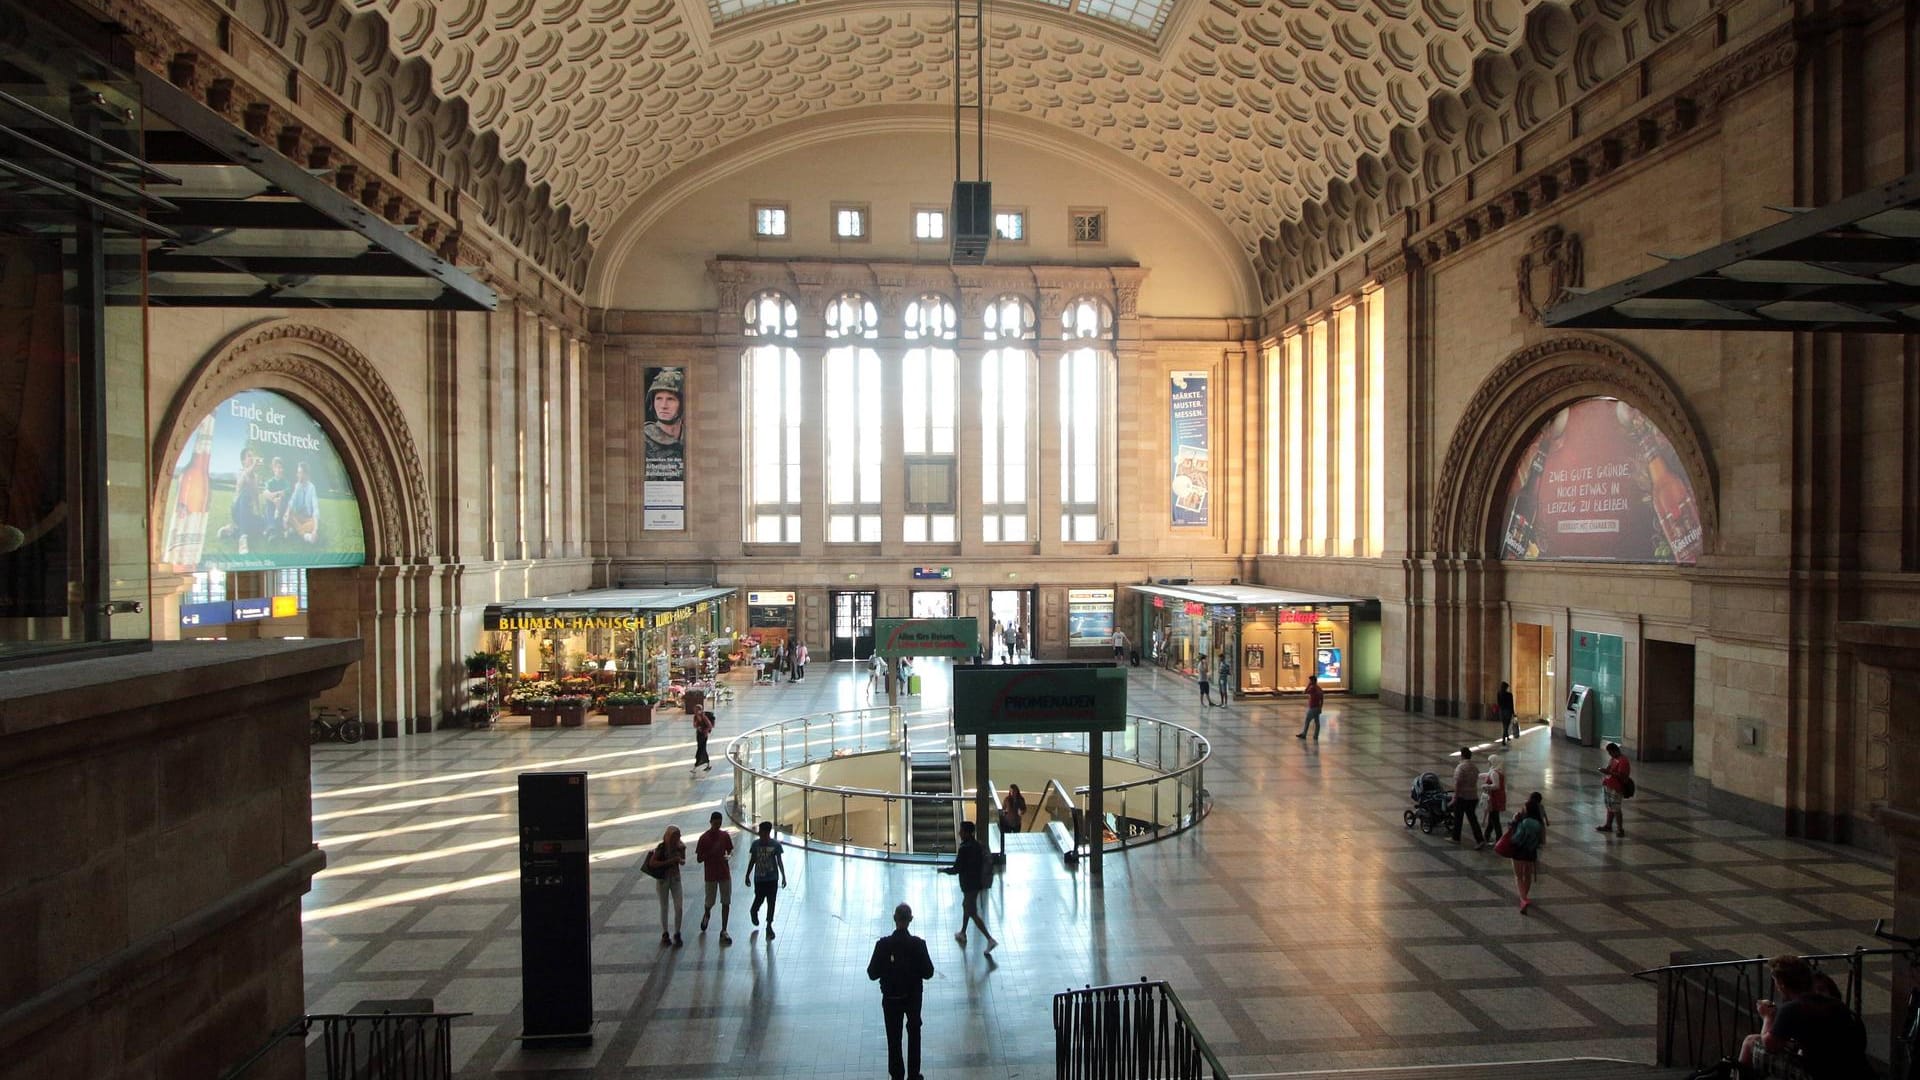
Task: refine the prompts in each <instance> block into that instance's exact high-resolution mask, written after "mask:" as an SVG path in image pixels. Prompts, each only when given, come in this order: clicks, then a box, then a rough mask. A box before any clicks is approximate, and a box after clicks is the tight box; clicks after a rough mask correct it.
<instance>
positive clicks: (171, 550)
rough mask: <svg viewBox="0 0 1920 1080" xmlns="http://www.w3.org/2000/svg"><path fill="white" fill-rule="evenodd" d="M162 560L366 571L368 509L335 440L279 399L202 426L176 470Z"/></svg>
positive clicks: (254, 393) (228, 407) (255, 400)
mask: <svg viewBox="0 0 1920 1080" xmlns="http://www.w3.org/2000/svg"><path fill="white" fill-rule="evenodd" d="M169 496H170V497H169V498H168V500H167V515H166V527H165V532H164V533H163V534H162V535H163V537H164V540H163V542H162V545H161V561H163V562H165V563H167V564H169V565H171V566H172V567H173V568H174V569H175V570H176V571H179V572H183V573H184V572H190V571H194V570H274V569H292V568H297V567H322V566H359V565H361V564H362V563H364V562H366V549H365V546H364V544H365V538H364V537H363V535H362V533H361V529H360V503H359V500H358V499H356V498H355V497H354V491H353V484H352V482H351V481H350V480H349V479H348V478H347V470H346V466H345V465H344V464H342V463H341V460H340V455H339V453H338V452H337V451H336V450H335V449H334V447H333V442H332V440H331V439H329V438H328V437H327V432H326V430H325V429H324V428H322V427H321V426H320V424H319V423H318V422H317V421H315V420H314V418H313V417H312V416H311V415H309V414H308V413H307V411H306V410H305V409H302V408H301V407H300V406H298V405H296V404H294V403H293V402H292V401H291V400H289V399H287V398H285V397H282V396H281V395H279V394H276V393H273V392H272V391H270V390H243V391H241V392H240V393H238V394H235V395H234V396H232V397H230V398H228V399H227V400H225V401H223V402H221V403H220V404H219V405H218V406H216V407H215V408H214V410H213V411H212V412H211V413H209V414H207V415H206V416H204V417H202V418H201V419H200V422H199V423H197V424H195V425H194V427H193V433H192V435H190V436H189V437H188V439H187V440H186V445H185V446H183V447H181V450H180V457H179V458H178V459H177V460H176V461H174V463H173V474H172V483H171V485H170V491H169Z"/></svg>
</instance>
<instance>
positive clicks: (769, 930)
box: [767, 923, 775, 941]
mask: <svg viewBox="0 0 1920 1080" xmlns="http://www.w3.org/2000/svg"><path fill="white" fill-rule="evenodd" d="M774 936H775V935H774V933H773V924H772V923H768V924H767V940H768V941H772V940H773V939H774Z"/></svg>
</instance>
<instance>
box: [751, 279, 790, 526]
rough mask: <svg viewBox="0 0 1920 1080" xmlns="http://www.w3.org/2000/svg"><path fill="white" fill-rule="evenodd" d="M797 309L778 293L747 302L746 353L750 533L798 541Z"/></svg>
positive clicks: (762, 295) (764, 295)
mask: <svg viewBox="0 0 1920 1080" xmlns="http://www.w3.org/2000/svg"><path fill="white" fill-rule="evenodd" d="M799 321H800V319H799V310H798V309H797V308H796V307H795V306H794V303H793V301H791V300H789V299H787V298H786V297H784V296H782V295H780V294H779V293H762V294H760V295H759V296H756V297H754V298H753V299H752V300H749V301H748V302H747V309H746V326H745V332H746V335H747V336H748V337H752V338H759V339H760V342H759V343H758V344H756V345H753V346H752V347H750V348H748V349H747V351H746V356H745V366H746V372H745V375H746V394H745V400H746V403H747V417H746V429H747V438H748V447H747V455H748V458H749V460H750V462H751V465H750V467H749V469H748V472H747V509H748V513H747V539H748V540H749V541H751V542H754V543H760V544H783V543H784V544H797V543H799V542H800V354H799V353H797V352H795V351H794V350H793V346H792V345H791V344H790V343H791V341H792V340H793V338H794V336H795V335H796V334H797V333H798V332H799Z"/></svg>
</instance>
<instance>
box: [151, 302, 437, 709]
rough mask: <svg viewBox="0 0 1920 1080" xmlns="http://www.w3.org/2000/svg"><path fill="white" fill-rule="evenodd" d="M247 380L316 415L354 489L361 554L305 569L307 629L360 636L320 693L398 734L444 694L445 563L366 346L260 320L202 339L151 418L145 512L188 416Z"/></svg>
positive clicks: (406, 441) (421, 471) (155, 505)
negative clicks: (358, 650)
mask: <svg viewBox="0 0 1920 1080" xmlns="http://www.w3.org/2000/svg"><path fill="white" fill-rule="evenodd" d="M253 389H258V390H272V391H275V392H278V393H282V394H285V395H286V396H287V397H288V398H290V399H292V400H294V401H296V402H297V403H299V405H300V406H301V407H302V408H304V409H306V410H307V411H308V412H309V413H310V414H311V415H312V416H313V418H314V419H315V420H316V421H317V422H319V424H320V426H321V427H322V428H323V429H325V431H326V433H327V436H328V438H329V439H331V440H332V441H333V443H334V449H335V450H336V451H337V452H338V453H339V454H340V459H341V462H342V463H343V464H344V465H345V467H346V470H347V474H348V477H349V478H350V479H351V481H352V483H353V485H354V490H355V493H356V495H357V496H358V497H359V501H360V508H361V526H362V532H363V533H364V536H365V545H366V552H367V562H366V565H365V566H362V567H360V568H358V569H340V570H327V571H321V572H316V573H315V574H314V575H313V576H312V577H311V578H310V585H309V587H310V589H311V590H312V596H313V604H312V614H311V615H310V617H309V625H308V632H309V633H310V634H312V635H314V636H318V637H339V638H359V639H360V640H361V642H362V648H363V653H362V659H361V661H360V662H358V663H356V664H354V665H353V666H352V667H351V668H349V669H348V673H347V675H346V677H345V678H344V679H343V680H342V681H341V683H340V684H339V686H338V687H337V688H336V690H335V691H334V692H333V693H332V694H329V695H327V697H328V699H329V700H333V701H335V702H336V703H338V704H345V705H350V706H353V707H355V708H357V709H358V711H359V713H360V715H361V717H362V719H363V720H367V721H370V722H372V723H373V724H374V725H375V727H374V730H375V731H376V732H383V733H385V734H388V735H397V734H399V733H400V731H401V730H402V729H403V728H404V727H406V726H408V725H410V724H411V723H413V722H414V721H415V720H418V719H422V718H431V717H432V716H433V715H434V709H435V705H436V702H437V701H438V700H439V699H440V698H441V697H443V696H445V694H446V693H447V691H446V688H445V687H443V686H441V685H439V684H440V683H441V682H444V681H446V680H445V679H444V678H442V676H443V675H445V674H446V672H445V671H443V670H442V669H443V668H447V665H446V664H445V657H446V654H447V653H448V652H449V650H450V649H451V648H452V646H451V645H449V644H447V642H446V641H444V640H443V638H445V637H446V634H445V628H444V626H443V625H442V624H443V623H444V622H445V620H444V619H442V618H440V617H439V616H441V615H442V614H443V610H442V608H441V606H440V602H439V600H437V599H436V598H437V597H439V596H441V594H442V592H443V591H444V590H443V589H441V588H439V587H438V586H439V584H441V583H438V582H436V581H435V580H433V579H436V578H437V577H439V576H442V575H444V574H445V573H446V568H445V567H443V566H441V565H439V563H438V560H437V559H436V555H437V554H438V538H437V537H436V533H435V529H434V521H433V516H432V513H433V511H432V502H431V500H430V498H429V495H428V491H427V473H426V468H425V467H424V465H423V464H422V462H421V458H420V453H419V450H418V448H417V446H416V444H415V443H414V440H413V436H412V434H411V433H410V432H409V431H408V430H407V426H406V422H405V420H404V419H403V414H402V412H401V409H400V403H399V401H398V400H397V399H396V398H395V396H394V393H393V390H392V388H391V387H389V386H388V385H387V382H386V380H385V379H384V378H383V377H382V376H381V375H380V372H379V370H378V369H377V368H376V367H375V365H374V363H373V361H372V360H371V359H370V358H369V357H368V356H367V355H366V354H364V353H362V352H361V351H360V350H359V349H357V348H355V347H354V346H353V344H352V343H350V342H348V341H347V340H346V339H345V338H343V337H341V336H340V335H338V334H335V333H333V332H332V331H329V330H326V329H323V328H321V327H317V326H312V325H307V324H302V323H292V322H280V321H274V322H270V323H265V324H256V325H254V326H252V327H249V328H247V329H245V330H242V331H240V332H239V333H237V334H235V335H234V336H233V337H230V338H228V339H227V340H226V341H224V342H222V343H221V344H220V345H218V346H216V347H214V348H213V349H211V350H209V351H208V353H207V356H206V358H205V359H204V360H202V361H201V362H200V364H199V365H198V366H196V367H195V368H194V370H193V372H192V373H191V374H190V375H189V376H188V378H187V380H186V382H185V384H184V387H183V388H182V390H181V391H180V392H179V393H178V394H177V395H176V396H175V398H174V400H173V402H172V403H171V404H170V405H169V406H168V408H167V411H166V415H165V417H164V418H163V420H162V422H161V425H160V427H159V429H158V435H157V436H156V438H155V445H154V456H153V459H152V470H153V475H152V477H151V479H152V499H153V501H152V503H151V505H150V507H149V514H150V515H151V517H150V520H153V521H156V522H157V521H160V520H162V517H161V515H162V513H163V512H164V510H165V508H166V504H165V500H166V498H167V494H168V489H169V486H170V485H169V483H168V481H169V480H170V478H171V472H172V466H173V463H174V461H175V460H176V459H177V458H178V457H179V455H180V452H181V450H182V448H183V447H184V446H185V443H186V440H187V438H188V437H189V436H190V435H191V433H192V428H193V425H194V424H196V423H197V422H198V421H199V420H200V418H201V417H202V416H205V415H206V414H207V413H208V412H209V411H210V410H212V409H214V408H216V407H218V406H219V404H220V403H221V402H222V401H225V400H226V399H227V398H229V397H231V396H233V395H234V394H236V393H238V392H240V391H242V390H253ZM154 532H155V535H156V538H157V537H158V536H159V530H158V529H157V528H156V529H155V530H154ZM155 542H156V544H158V543H159V542H160V541H159V540H158V539H156V541H155ZM157 554H158V551H157V548H156V551H155V556H157ZM156 562H157V558H156ZM449 670H450V669H449Z"/></svg>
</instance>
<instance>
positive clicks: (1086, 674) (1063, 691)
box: [953, 666, 1127, 735]
mask: <svg viewBox="0 0 1920 1080" xmlns="http://www.w3.org/2000/svg"><path fill="white" fill-rule="evenodd" d="M1126 726H1127V673H1126V670H1125V669H1124V668H1118V667H1111V666H1109V667H1075V668H1057V667H1026V666H1021V667H956V668H954V670H953V727H954V731H955V732H957V733H959V734H961V735H1041V734H1046V733H1048V732H1054V731H1122V730H1125V728H1126Z"/></svg>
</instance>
